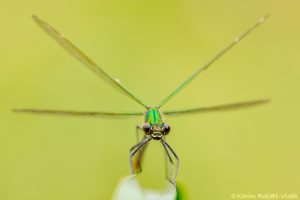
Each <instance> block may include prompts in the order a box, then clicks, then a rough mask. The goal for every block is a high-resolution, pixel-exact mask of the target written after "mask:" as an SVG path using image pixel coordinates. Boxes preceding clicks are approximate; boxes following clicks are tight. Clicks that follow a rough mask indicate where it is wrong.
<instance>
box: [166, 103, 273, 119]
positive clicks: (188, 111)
mask: <svg viewBox="0 0 300 200" xmlns="http://www.w3.org/2000/svg"><path fill="white" fill-rule="evenodd" d="M268 102H270V100H269V99H258V100H252V101H244V102H238V103H231V104H223V105H217V106H210V107H201V108H193V109H186V110H173V111H165V112H163V113H164V114H165V115H168V116H172V115H183V114H196V113H205V112H215V111H226V110H235V109H241V108H248V107H252V106H257V105H261V104H265V103H268Z"/></svg>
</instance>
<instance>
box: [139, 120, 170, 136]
mask: <svg viewBox="0 0 300 200" xmlns="http://www.w3.org/2000/svg"><path fill="white" fill-rule="evenodd" d="M143 130H144V132H145V134H146V135H150V136H151V138H152V139H154V140H160V139H161V138H162V137H163V135H167V134H168V133H169V132H170V130H171V129H170V126H169V125H168V124H166V123H164V124H149V123H145V124H144V125H143Z"/></svg>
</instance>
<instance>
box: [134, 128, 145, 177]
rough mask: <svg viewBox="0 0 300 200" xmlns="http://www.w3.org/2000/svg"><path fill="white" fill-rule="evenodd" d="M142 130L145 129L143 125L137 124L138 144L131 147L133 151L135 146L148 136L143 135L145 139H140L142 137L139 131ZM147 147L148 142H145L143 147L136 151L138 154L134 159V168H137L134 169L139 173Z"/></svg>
mask: <svg viewBox="0 0 300 200" xmlns="http://www.w3.org/2000/svg"><path fill="white" fill-rule="evenodd" d="M142 130H143V127H142V126H141V125H137V126H136V140H137V144H136V145H134V146H133V147H132V148H131V149H130V151H132V150H133V149H134V148H136V147H137V146H138V145H139V143H140V142H141V141H142V140H143V139H145V137H146V136H143V139H142V140H140V138H139V133H140V132H141V131H142ZM146 147H147V144H145V145H144V146H143V147H141V149H140V150H139V151H138V152H137V153H136V154H137V155H136V158H135V159H133V160H132V162H133V166H134V168H135V169H134V171H135V173H139V172H141V171H142V165H141V163H142V158H143V154H144V152H145V149H146Z"/></svg>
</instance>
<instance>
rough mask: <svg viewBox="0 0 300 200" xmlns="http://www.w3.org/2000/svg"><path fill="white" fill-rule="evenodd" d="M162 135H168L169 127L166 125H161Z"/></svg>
mask: <svg viewBox="0 0 300 200" xmlns="http://www.w3.org/2000/svg"><path fill="white" fill-rule="evenodd" d="M163 130H164V134H168V133H169V132H170V130H171V127H170V126H169V125H168V124H164V125H163Z"/></svg>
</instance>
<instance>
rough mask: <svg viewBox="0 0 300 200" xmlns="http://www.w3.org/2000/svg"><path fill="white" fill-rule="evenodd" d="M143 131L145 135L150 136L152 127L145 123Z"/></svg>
mask: <svg viewBox="0 0 300 200" xmlns="http://www.w3.org/2000/svg"><path fill="white" fill-rule="evenodd" d="M143 130H144V132H145V134H150V131H151V126H150V124H149V123H145V124H144V125H143Z"/></svg>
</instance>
